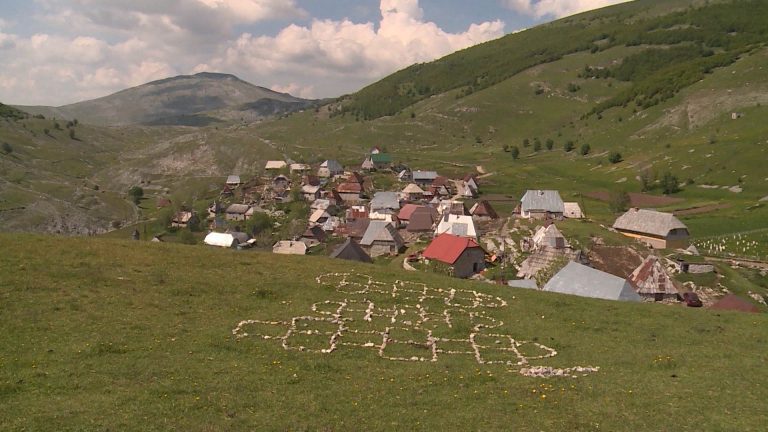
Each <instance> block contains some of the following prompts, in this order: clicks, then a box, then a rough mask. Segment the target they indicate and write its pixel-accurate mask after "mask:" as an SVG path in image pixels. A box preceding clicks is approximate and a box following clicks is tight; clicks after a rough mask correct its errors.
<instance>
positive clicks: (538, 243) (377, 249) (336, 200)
mask: <svg viewBox="0 0 768 432" xmlns="http://www.w3.org/2000/svg"><path fill="white" fill-rule="evenodd" d="M393 160H394V159H393V157H392V155H390V154H388V153H385V152H383V151H382V150H381V149H380V148H379V147H374V148H372V149H371V150H370V152H369V154H368V155H367V156H366V157H365V159H364V160H363V161H362V163H361V164H360V165H359V166H354V167H344V166H343V165H342V164H341V163H340V162H338V161H336V160H325V161H324V162H323V163H321V164H320V165H319V167H316V168H313V167H312V166H311V165H309V164H304V163H294V162H292V161H284V160H271V161H267V162H266V164H265V165H264V167H263V171H262V172H263V174H262V175H260V176H259V177H258V178H255V179H252V180H250V181H248V182H244V181H242V180H241V177H240V176H239V175H230V176H228V177H227V180H226V183H225V184H224V185H223V187H222V190H221V192H220V194H219V197H218V199H216V200H215V201H214V202H213V203H211V204H210V206H209V207H208V209H207V212H208V214H207V215H204V216H203V217H201V216H200V215H199V214H197V213H196V212H195V211H193V210H191V209H182V210H181V211H178V212H176V213H174V215H173V217H172V218H171V227H172V228H174V229H183V228H187V227H189V226H191V225H192V224H195V225H198V224H199V225H204V226H207V227H208V229H209V230H210V232H208V233H207V234H206V236H205V238H204V240H203V242H204V243H205V244H206V245H209V246H215V247H224V248H235V249H242V250H245V249H251V248H259V249H264V248H265V247H271V250H272V252H273V253H276V254H286V255H307V254H322V255H329V256H330V257H332V258H337V259H342V260H350V261H357V262H362V263H374V261H376V262H386V263H394V264H395V265H397V266H401V267H402V268H403V269H405V270H406V271H430V272H437V273H442V274H446V275H450V276H453V277H457V278H471V279H474V280H479V281H486V282H490V283H497V284H504V285H508V286H509V287H512V288H515V289H531V290H543V291H550V292H558V293H563V294H571V295H577V296H583V297H593V298H601V299H607V300H618V301H649V302H660V303H666V304H680V305H687V306H690V307H702V306H707V307H712V308H716V309H717V308H725V309H736V310H742V311H754V312H758V311H759V309H758V308H757V307H755V306H754V305H753V304H752V303H750V302H748V301H746V300H744V299H742V298H741V297H737V296H735V295H733V294H731V293H729V292H728V290H727V288H725V287H722V289H720V290H713V289H709V288H700V287H697V286H696V284H695V283H693V282H690V281H688V282H680V281H678V280H676V279H675V278H674V275H675V274H681V273H690V274H694V275H695V274H704V273H712V272H714V271H715V268H714V266H713V265H711V264H709V263H706V262H705V261H704V260H702V259H700V257H699V256H698V255H699V253H698V250H697V249H696V247H695V246H693V245H692V244H691V242H690V233H689V232H688V228H687V227H686V226H685V224H683V223H682V222H681V221H680V220H679V219H677V218H676V217H675V216H674V215H673V214H671V213H664V212H660V211H656V210H654V209H644V208H629V209H628V210H627V211H626V212H625V213H623V214H621V215H619V216H618V217H617V218H616V219H615V222H614V223H613V225H612V226H610V227H606V226H602V225H601V229H605V230H606V231H607V232H610V233H613V234H614V235H618V236H621V235H623V236H624V237H626V238H627V239H628V241H629V242H630V243H632V246H623V247H619V246H614V247H608V246H604V245H602V239H601V238H600V237H595V238H592V239H591V242H592V244H590V245H584V244H580V243H579V242H578V241H569V239H568V238H566V237H565V235H564V234H563V232H562V231H561V230H560V229H558V225H559V224H561V222H563V221H569V220H584V221H586V215H585V214H584V211H583V209H582V208H581V206H580V204H579V203H578V202H564V201H563V199H562V198H561V195H560V193H559V192H558V191H556V190H538V189H530V190H527V191H526V192H525V193H524V195H523V196H522V197H520V198H519V202H516V205H515V207H514V209H513V210H512V212H511V214H509V216H508V217H502V216H500V214H499V213H498V212H497V210H496V209H495V208H494V205H493V204H492V202H491V201H490V200H487V199H484V197H483V193H482V182H483V178H484V177H485V176H486V175H487V174H484V173H482V172H476V173H467V174H466V175H464V176H460V177H459V178H449V177H447V176H443V175H440V174H439V173H438V172H437V171H433V170H411V169H410V168H409V167H408V166H406V165H403V164H395V163H393ZM478 168H480V167H478ZM478 171H480V170H478ZM374 177H375V178H376V181H375V182H374V180H373V179H374ZM374 184H376V185H378V184H381V185H383V187H381V188H377V187H375V186H374ZM379 189H381V190H379ZM289 213H290V214H289ZM278 228H279V229H280V230H279V231H278V233H279V234H280V235H283V236H284V237H283V238H280V239H278V240H277V241H273V240H274V237H273V236H270V235H269V234H267V233H272V234H275V232H273V231H274V230H275V229H278ZM134 234H135V235H136V234H137V232H135V233H134ZM153 240H154V241H162V240H161V238H160V237H156V238H154V239H153ZM266 243H268V244H266ZM601 248H602V249H601ZM600 250H602V254H600V253H596V252H597V251H600ZM617 257H620V258H619V259H616V258H617ZM621 258H623V260H622V259H621ZM750 296H751V297H752V298H753V299H754V300H756V301H758V302H760V303H763V302H764V299H763V297H762V296H760V295H757V294H755V295H751V294H750Z"/></svg>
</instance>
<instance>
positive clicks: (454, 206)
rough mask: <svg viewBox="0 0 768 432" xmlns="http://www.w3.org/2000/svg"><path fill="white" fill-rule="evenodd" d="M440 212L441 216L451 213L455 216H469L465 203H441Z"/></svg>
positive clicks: (446, 201) (445, 201) (448, 201)
mask: <svg viewBox="0 0 768 432" xmlns="http://www.w3.org/2000/svg"><path fill="white" fill-rule="evenodd" d="M438 210H439V212H440V213H441V214H446V213H450V214H455V215H465V216H468V215H469V211H468V210H467V206H466V205H465V204H464V203H463V202H461V201H455V200H442V201H440V205H439V207H438Z"/></svg>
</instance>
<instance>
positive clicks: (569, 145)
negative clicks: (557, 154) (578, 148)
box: [563, 140, 575, 153]
mask: <svg viewBox="0 0 768 432" xmlns="http://www.w3.org/2000/svg"><path fill="white" fill-rule="evenodd" d="M574 148H575V145H574V144H573V141H571V140H568V141H566V142H565V144H563V150H565V152H566V153H570V152H571V151H573V149H574Z"/></svg>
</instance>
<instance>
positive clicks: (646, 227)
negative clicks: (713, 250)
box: [613, 209, 688, 237]
mask: <svg viewBox="0 0 768 432" xmlns="http://www.w3.org/2000/svg"><path fill="white" fill-rule="evenodd" d="M613 228H614V229H616V230H620V231H633V232H637V233H642V234H651V235H654V236H658V237H666V236H667V235H668V234H669V232H670V231H672V230H673V229H684V230H688V227H687V226H685V224H683V223H682V222H680V220H679V219H678V218H676V217H675V216H674V215H673V214H672V213H663V212H659V211H655V210H646V209H630V210H629V211H627V212H626V213H624V214H623V215H621V216H619V217H618V219H616V222H614V223H613Z"/></svg>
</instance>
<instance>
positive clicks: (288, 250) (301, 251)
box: [272, 240, 307, 255]
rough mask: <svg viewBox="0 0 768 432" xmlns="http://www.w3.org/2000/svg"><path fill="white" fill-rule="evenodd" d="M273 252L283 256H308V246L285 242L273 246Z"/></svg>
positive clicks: (298, 242)
mask: <svg viewBox="0 0 768 432" xmlns="http://www.w3.org/2000/svg"><path fill="white" fill-rule="evenodd" d="M272 252H273V253H276V254H282V255H306V254H307V245H306V244H305V243H304V242H300V241H290V240H283V241H279V242H277V243H275V245H274V246H272Z"/></svg>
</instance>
